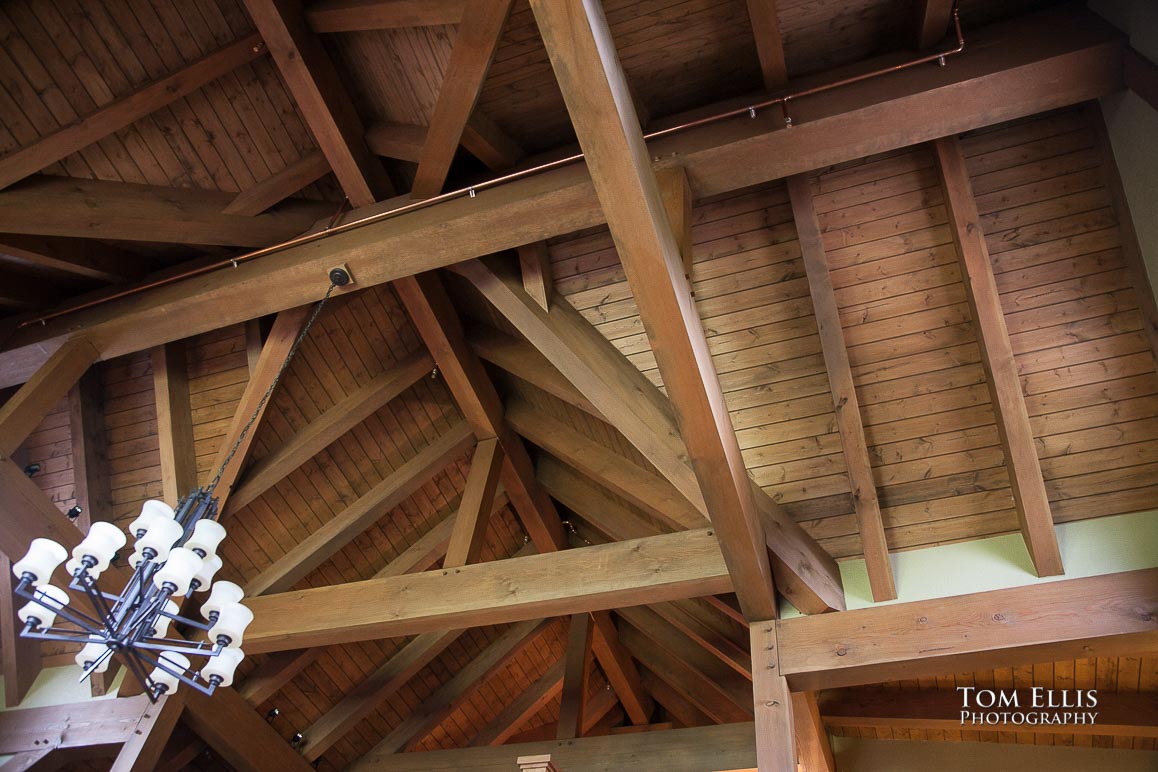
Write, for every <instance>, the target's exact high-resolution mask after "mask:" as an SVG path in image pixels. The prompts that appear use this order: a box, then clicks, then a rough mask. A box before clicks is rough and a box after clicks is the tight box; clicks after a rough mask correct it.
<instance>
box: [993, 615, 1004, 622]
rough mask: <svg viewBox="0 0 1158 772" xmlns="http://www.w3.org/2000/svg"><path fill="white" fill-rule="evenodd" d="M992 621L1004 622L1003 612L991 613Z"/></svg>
mask: <svg viewBox="0 0 1158 772" xmlns="http://www.w3.org/2000/svg"><path fill="white" fill-rule="evenodd" d="M993 621H994V622H1004V621H1005V614H994V615H993Z"/></svg>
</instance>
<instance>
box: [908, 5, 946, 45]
mask: <svg viewBox="0 0 1158 772" xmlns="http://www.w3.org/2000/svg"><path fill="white" fill-rule="evenodd" d="M955 5H956V3H955V2H954V0H920V2H919V3H918V9H919V12H920V15H919V16H918V17H917V25H916V34H915V36H914V42H915V43H916V47H917V50H919V51H923V50H925V49H926V48H932V47H933V46H935V45H937V44H938V43H940V42H941V41H942V40H944V39H945V34H946V33H947V32H948V31H949V23H950V22H951V21H953V7H954V6H955Z"/></svg>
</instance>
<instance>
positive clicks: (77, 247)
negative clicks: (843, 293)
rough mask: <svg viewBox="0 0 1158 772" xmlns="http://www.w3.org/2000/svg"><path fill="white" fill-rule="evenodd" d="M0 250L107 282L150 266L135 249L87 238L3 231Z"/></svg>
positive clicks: (135, 276)
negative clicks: (121, 247)
mask: <svg viewBox="0 0 1158 772" xmlns="http://www.w3.org/2000/svg"><path fill="white" fill-rule="evenodd" d="M0 253H3V254H5V255H10V256H11V257H14V258H16V260H17V262H20V263H22V264H25V265H31V266H35V267H37V268H47V269H50V270H53V271H62V272H64V273H68V274H72V275H74V276H81V277H83V278H86V279H95V280H97V281H103V282H111V283H116V282H122V281H130V280H132V279H139V278H141V277H142V276H144V275H145V274H146V273H148V272H149V271H150V270H151V268H152V265H151V264H150V262H149V260H148V259H147V258H144V257H141V256H140V255H138V254H136V253H135V252H129V251H128V250H125V249H119V248H117V247H113V246H109V245H108V244H103V243H101V242H99V241H92V240H88V239H85V240H82V239H68V238H59V237H55V238H54V237H51V236H48V237H45V236H22V235H20V234H16V233H5V234H3V235H0Z"/></svg>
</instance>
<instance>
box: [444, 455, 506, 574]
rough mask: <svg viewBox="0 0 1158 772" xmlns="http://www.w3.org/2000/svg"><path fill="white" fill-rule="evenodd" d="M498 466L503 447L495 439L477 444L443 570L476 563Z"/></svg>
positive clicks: (492, 497) (492, 496) (497, 479)
mask: <svg viewBox="0 0 1158 772" xmlns="http://www.w3.org/2000/svg"><path fill="white" fill-rule="evenodd" d="M502 465H503V448H502V445H500V444H499V441H498V439H497V438H493V437H492V438H491V439H488V440H482V441H481V442H479V444H478V445H477V446H476V447H475V451H474V456H473V457H472V458H471V462H470V472H469V473H468V474H467V478H466V489H465V490H463V492H462V499H461V500H460V502H459V505H458V514H456V515H455V518H454V529H453V530H452V531H451V533H450V545H449V546H448V547H447V548H446V557H445V558H444V559H443V561H442V565H443V567H444V568H455V567H457V566H465V565H467V564H468V563H477V562H478V558H479V553H481V552H482V548H483V544H484V543H485V542H486V530H487V523H488V522H489V520H490V514H491V508H492V507H491V505H492V503H493V502H494V498H495V490H496V489H497V488H498V484H499V471H500V469H501V468H502Z"/></svg>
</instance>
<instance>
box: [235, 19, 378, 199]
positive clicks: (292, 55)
mask: <svg viewBox="0 0 1158 772" xmlns="http://www.w3.org/2000/svg"><path fill="white" fill-rule="evenodd" d="M245 6H246V8H248V9H249V15H250V18H252V19H253V23H254V26H256V27H257V31H258V32H260V33H261V37H262V39H263V40H265V42H266V44H267V45H268V46H269V51H270V53H271V54H272V55H273V60H274V62H275V63H276V64H277V68H278V70H279V71H280V72H281V75H282V78H284V79H285V82H286V86H288V87H289V90H290V93H291V94H293V97H294V101H295V102H296V103H297V105H298V107H299V108H300V109H301V111H302V116H303V117H304V118H305V121H306V125H308V126H309V127H310V130H311V131H312V132H313V135H314V139H316V140H317V142H318V146H319V147H320V148H321V149H322V153H324V154H325V156H326V160H327V161H329V164H330V168H331V169H332V170H333V171H334V174H335V175H336V176H337V178H338V182H339V183H340V184H341V186H342V190H344V191H345V193H346V196H347V197H348V198H349V199H350V203H351V204H352V205H353V206H367V205H369V204H372V203H374V202H375V201H377V200H379V199H383V198H388V197H390V196H392V195H393V194H394V189H393V187H392V186H391V184H390V180H389V178H388V177H387V176H386V170H385V169H384V168H383V167H382V163H381V162H380V161H379V160H378V159H377V158H376V157H375V156H374V154H373V153H371V152H370V148H368V147H367V146H366V139H365V137H366V130H365V128H364V127H363V126H362V121H361V119H360V118H359V117H358V113H357V111H356V110H355V109H354V104H353V102H351V101H350V97H349V95H348V94H347V93H346V88H345V86H344V85H343V83H342V79H341V77H340V76H339V75H338V72H337V70H336V69H335V68H334V63H333V62H332V61H330V58H329V55H328V54H327V53H326V51H325V49H324V48H323V47H322V43H321V41H320V40H319V39H318V37H317V35H316V34H314V31H313V30H311V29H310V28H309V26H308V25H307V24H306V17H305V12H304V11H303V8H302V3H301V0H246V3H245Z"/></svg>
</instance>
